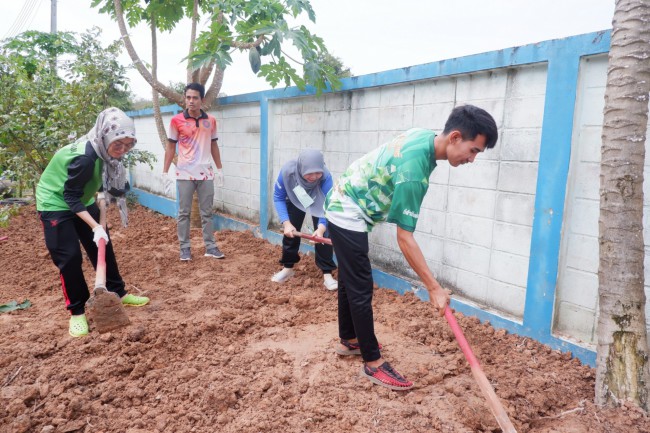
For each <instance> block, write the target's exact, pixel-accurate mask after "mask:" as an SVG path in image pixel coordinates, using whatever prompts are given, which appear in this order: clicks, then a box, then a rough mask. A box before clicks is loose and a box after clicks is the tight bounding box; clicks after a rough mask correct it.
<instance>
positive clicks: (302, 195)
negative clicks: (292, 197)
mask: <svg viewBox="0 0 650 433" xmlns="http://www.w3.org/2000/svg"><path fill="white" fill-rule="evenodd" d="M293 193H294V194H296V197H298V200H299V201H300V204H302V206H303V207H304V208H305V209H307V208H308V207H309V206H311V205H312V204H313V203H314V199H312V198H311V197H310V196H309V194H307V191H305V188H303V187H302V186H300V185H298V186H296V187H295V188H294V189H293Z"/></svg>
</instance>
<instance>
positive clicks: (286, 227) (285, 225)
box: [282, 220, 298, 238]
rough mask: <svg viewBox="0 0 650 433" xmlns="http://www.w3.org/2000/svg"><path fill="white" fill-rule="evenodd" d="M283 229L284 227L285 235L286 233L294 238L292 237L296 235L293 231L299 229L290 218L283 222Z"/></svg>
mask: <svg viewBox="0 0 650 433" xmlns="http://www.w3.org/2000/svg"><path fill="white" fill-rule="evenodd" d="M282 229H283V231H284V235H285V236H286V237H288V238H292V237H294V236H293V232H297V231H298V230H296V228H295V227H294V226H293V224H291V222H290V221H289V220H287V221H285V222H283V223H282Z"/></svg>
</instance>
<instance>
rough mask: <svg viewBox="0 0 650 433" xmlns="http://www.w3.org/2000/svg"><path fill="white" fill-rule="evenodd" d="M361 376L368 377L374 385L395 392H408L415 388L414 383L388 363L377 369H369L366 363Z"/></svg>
mask: <svg viewBox="0 0 650 433" xmlns="http://www.w3.org/2000/svg"><path fill="white" fill-rule="evenodd" d="M361 375H362V376H366V377H367V378H368V379H370V381H371V382H372V383H376V384H377V385H381V386H383V387H386V388H388V389H392V390H395V391H406V390H408V389H411V388H413V382H411V381H410V380H407V379H406V378H405V377H404V376H402V375H401V374H399V373H398V372H397V371H395V370H394V369H393V367H391V366H390V364H389V363H388V362H384V363H383V364H381V365H380V366H379V367H377V368H372V367H369V366H368V364H365V363H364V364H363V368H362V369H361Z"/></svg>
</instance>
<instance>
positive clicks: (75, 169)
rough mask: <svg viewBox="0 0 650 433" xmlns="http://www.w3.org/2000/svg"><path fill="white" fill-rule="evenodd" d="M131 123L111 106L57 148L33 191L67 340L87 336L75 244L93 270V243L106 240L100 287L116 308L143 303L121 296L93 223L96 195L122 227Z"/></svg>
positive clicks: (102, 234) (109, 246) (109, 247)
mask: <svg viewBox="0 0 650 433" xmlns="http://www.w3.org/2000/svg"><path fill="white" fill-rule="evenodd" d="M135 143H136V138H135V125H134V123H133V119H131V118H129V117H128V116H127V115H126V114H124V112H122V111H121V110H119V109H117V108H114V107H112V108H108V109H106V110H104V111H102V112H101V113H99V116H97V121H96V122H95V126H94V127H93V128H92V129H91V130H90V131H89V132H88V134H86V135H84V136H83V137H81V138H80V139H79V140H77V141H75V142H74V143H72V144H68V145H67V146H64V147H62V148H61V149H59V150H58V151H57V152H56V153H55V154H54V156H53V157H52V159H51V160H50V162H49V164H48V165H47V167H46V168H45V171H44V172H43V174H42V175H41V178H40V180H39V182H38V186H37V187H36V210H37V211H38V215H39V217H40V220H41V222H42V224H43V231H44V234H45V245H46V247H47V249H48V250H49V252H50V256H51V257H52V261H53V262H54V264H55V265H56V267H57V268H58V269H59V272H60V277H61V285H62V288H63V295H64V297H65V302H66V307H67V309H68V311H70V314H71V317H70V326H69V330H68V332H69V333H70V335H71V336H73V337H82V336H84V335H87V334H88V321H87V320H86V316H85V314H84V307H85V304H86V301H87V300H88V298H89V297H90V293H89V292H88V285H87V284H86V280H85V278H84V274H83V270H82V262H83V256H82V254H81V247H80V244H81V245H83V247H84V250H86V253H87V254H88V257H89V258H90V261H91V262H92V264H93V267H94V268H96V267H97V254H98V250H97V247H98V244H99V240H100V239H104V240H105V241H106V288H107V289H108V290H109V291H111V292H114V293H116V294H117V295H118V296H119V297H120V298H121V299H122V304H124V305H128V306H135V307H139V306H142V305H145V304H146V303H147V302H149V298H147V297H145V296H135V295H132V294H130V293H127V292H126V290H125V288H124V286H125V284H124V281H123V280H122V277H121V276H120V272H119V270H118V268H117V261H116V260H115V253H114V251H113V243H112V242H110V241H109V236H108V233H107V232H106V231H105V230H104V227H102V226H101V225H100V224H99V222H98V221H99V207H98V206H97V203H95V194H97V192H98V191H102V192H100V194H103V195H104V197H105V198H107V199H108V201H110V199H111V198H113V197H115V198H116V199H117V202H118V206H119V207H120V215H121V217H122V223H123V224H124V225H126V200H125V197H124V196H125V194H126V191H127V190H128V182H127V181H126V170H125V168H124V166H123V164H122V157H123V156H124V155H126V153H127V152H129V151H130V150H131V149H132V148H133V146H135Z"/></svg>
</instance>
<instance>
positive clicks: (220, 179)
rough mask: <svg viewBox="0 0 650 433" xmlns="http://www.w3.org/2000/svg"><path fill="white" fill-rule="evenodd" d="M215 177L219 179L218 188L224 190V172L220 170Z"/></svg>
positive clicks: (215, 173)
mask: <svg viewBox="0 0 650 433" xmlns="http://www.w3.org/2000/svg"><path fill="white" fill-rule="evenodd" d="M214 177H215V179H217V186H218V187H219V188H223V171H221V169H220V168H218V169H217V170H216V171H215V172H214Z"/></svg>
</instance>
